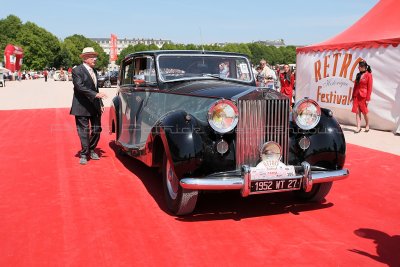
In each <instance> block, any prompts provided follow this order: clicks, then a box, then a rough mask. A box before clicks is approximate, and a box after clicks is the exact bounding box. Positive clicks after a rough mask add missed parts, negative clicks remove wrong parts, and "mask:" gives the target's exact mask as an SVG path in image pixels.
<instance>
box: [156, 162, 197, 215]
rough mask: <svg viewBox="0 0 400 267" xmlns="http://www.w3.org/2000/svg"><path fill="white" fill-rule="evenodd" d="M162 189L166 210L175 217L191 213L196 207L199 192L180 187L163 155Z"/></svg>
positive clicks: (172, 169)
mask: <svg viewBox="0 0 400 267" xmlns="http://www.w3.org/2000/svg"><path fill="white" fill-rule="evenodd" d="M162 176H163V188H164V195H165V200H166V202H167V207H168V209H169V210H170V211H171V212H173V213H174V214H176V215H185V214H189V213H192V212H193V210H194V208H195V207H196V202H197V197H198V195H199V191H197V190H187V189H184V188H182V187H181V186H180V184H179V179H178V177H177V176H176V174H175V172H174V168H173V165H172V164H171V162H170V160H169V159H168V158H167V155H166V154H164V158H163V165H162Z"/></svg>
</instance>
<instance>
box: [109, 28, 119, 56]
mask: <svg viewBox="0 0 400 267" xmlns="http://www.w3.org/2000/svg"><path fill="white" fill-rule="evenodd" d="M117 58H118V56H117V36H116V35H115V34H111V42H110V62H111V61H116V60H117Z"/></svg>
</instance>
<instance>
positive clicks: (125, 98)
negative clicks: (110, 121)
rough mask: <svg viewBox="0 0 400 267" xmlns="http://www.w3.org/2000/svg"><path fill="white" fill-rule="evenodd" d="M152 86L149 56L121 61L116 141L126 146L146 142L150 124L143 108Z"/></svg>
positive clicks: (152, 70)
mask: <svg viewBox="0 0 400 267" xmlns="http://www.w3.org/2000/svg"><path fill="white" fill-rule="evenodd" d="M156 89H157V87H156V82H155V71H154V60H153V58H152V57H151V56H136V57H134V58H132V59H131V60H128V61H126V62H125V63H124V65H123V70H122V85H121V87H120V103H121V120H120V121H121V124H120V129H121V131H120V136H119V140H118V141H119V142H120V143H122V144H123V145H125V146H126V147H128V148H133V149H135V148H141V147H143V146H144V144H145V143H146V140H147V137H148V135H149V133H150V130H151V127H152V125H149V124H148V119H147V116H148V114H147V113H146V112H144V110H145V106H146V105H147V103H148V99H149V97H150V95H151V94H152V92H153V91H154V90H156Z"/></svg>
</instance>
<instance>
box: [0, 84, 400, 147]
mask: <svg viewBox="0 0 400 267" xmlns="http://www.w3.org/2000/svg"><path fill="white" fill-rule="evenodd" d="M100 91H102V92H105V93H106V94H107V95H108V98H107V99H105V100H104V104H105V106H106V107H108V106H110V103H111V100H112V98H113V97H114V96H115V94H116V92H117V87H115V86H114V87H112V88H101V89H100ZM72 94H73V85H72V82H70V81H67V82H62V81H53V80H52V79H49V80H48V82H45V81H44V79H38V80H27V81H21V82H18V81H6V86H5V87H0V110H14V109H40V108H68V107H70V106H71V101H72ZM342 129H343V132H344V134H345V138H346V141H347V142H348V143H351V144H355V145H359V146H363V147H368V148H372V149H376V150H380V151H385V152H388V153H392V154H396V155H400V136H398V135H394V134H393V133H391V132H385V131H377V130H373V129H371V130H370V131H369V132H368V133H365V132H364V131H362V132H360V133H358V134H354V129H355V126H349V125H342Z"/></svg>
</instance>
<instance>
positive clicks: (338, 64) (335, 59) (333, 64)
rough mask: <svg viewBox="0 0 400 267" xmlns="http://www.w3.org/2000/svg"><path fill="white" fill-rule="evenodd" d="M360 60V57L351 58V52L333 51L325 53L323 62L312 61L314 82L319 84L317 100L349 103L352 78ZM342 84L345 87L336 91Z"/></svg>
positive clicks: (342, 103)
mask: <svg viewBox="0 0 400 267" xmlns="http://www.w3.org/2000/svg"><path fill="white" fill-rule="evenodd" d="M361 60H362V58H361V57H358V58H357V59H355V60H353V55H352V54H351V53H345V54H342V53H335V54H333V55H326V56H325V57H324V58H323V62H321V59H319V60H317V61H316V62H314V75H315V82H316V83H318V84H319V85H318V84H317V102H323V103H331V104H338V105H346V106H347V105H350V99H351V94H352V90H353V84H354V78H355V75H356V74H357V73H355V71H356V68H357V65H358V63H359V62H360V61H361ZM337 78H341V79H337ZM346 80H347V81H346ZM322 81H324V82H322ZM343 81H346V82H343ZM343 86H346V89H345V90H340V91H341V92H339V93H338V92H337V91H336V89H340V88H341V87H343ZM328 88H331V89H330V90H329V89H328ZM324 89H328V90H325V91H324ZM338 91H339V90H338Z"/></svg>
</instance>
